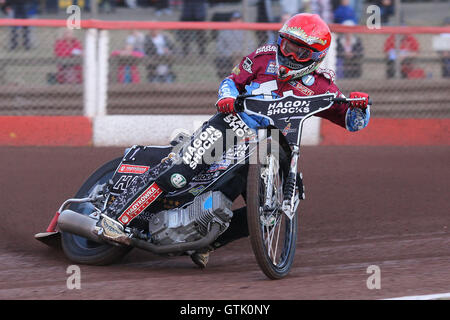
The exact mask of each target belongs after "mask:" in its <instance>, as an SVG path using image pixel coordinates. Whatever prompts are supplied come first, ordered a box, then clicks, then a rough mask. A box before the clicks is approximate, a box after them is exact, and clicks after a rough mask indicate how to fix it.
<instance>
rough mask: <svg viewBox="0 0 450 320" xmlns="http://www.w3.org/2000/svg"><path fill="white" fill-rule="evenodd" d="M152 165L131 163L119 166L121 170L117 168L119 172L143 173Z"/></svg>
mask: <svg viewBox="0 0 450 320" xmlns="http://www.w3.org/2000/svg"><path fill="white" fill-rule="evenodd" d="M149 168H150V167H147V166H136V165H131V164H122V165H121V166H120V167H119V170H117V172H119V173H133V174H143V173H145V172H147V170H148V169H149Z"/></svg>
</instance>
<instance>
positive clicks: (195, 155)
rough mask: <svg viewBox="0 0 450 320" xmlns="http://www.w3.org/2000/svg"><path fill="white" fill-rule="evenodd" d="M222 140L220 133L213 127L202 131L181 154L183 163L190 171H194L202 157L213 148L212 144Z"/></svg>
mask: <svg viewBox="0 0 450 320" xmlns="http://www.w3.org/2000/svg"><path fill="white" fill-rule="evenodd" d="M220 138H222V132H221V131H220V130H217V129H216V128H214V127H213V126H209V127H207V128H206V129H205V130H203V131H202V132H201V133H200V134H199V135H198V136H197V137H196V138H195V139H194V141H193V142H192V143H191V145H189V146H188V147H187V148H186V149H185V150H184V154H183V162H184V163H185V164H188V165H189V167H190V168H191V169H195V168H196V167H197V165H198V164H199V163H200V162H201V160H202V157H203V155H204V154H205V153H206V151H208V150H209V149H211V148H212V147H213V146H214V143H215V142H216V141H217V140H219V139H220Z"/></svg>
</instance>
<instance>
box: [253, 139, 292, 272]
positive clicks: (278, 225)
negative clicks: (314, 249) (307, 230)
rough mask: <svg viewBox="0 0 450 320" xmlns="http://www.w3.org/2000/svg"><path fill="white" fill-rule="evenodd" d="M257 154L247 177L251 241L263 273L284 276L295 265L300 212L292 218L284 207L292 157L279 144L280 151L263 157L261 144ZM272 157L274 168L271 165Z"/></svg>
mask: <svg viewBox="0 0 450 320" xmlns="http://www.w3.org/2000/svg"><path fill="white" fill-rule="evenodd" d="M272 151H273V150H272ZM257 157H258V161H257V164H251V165H250V166H249V172H248V180H247V221H248V229H249V233H250V241H251V245H252V249H253V252H254V254H255V257H256V261H257V263H258V265H259V267H260V268H261V270H262V271H263V272H264V274H265V275H266V276H267V277H268V278H270V279H274V280H275V279H281V278H283V277H285V276H286V275H287V274H288V273H289V271H290V269H291V267H292V264H293V262H294V256H295V246H296V242H297V214H295V215H294V218H293V219H292V220H290V219H289V218H288V217H287V216H286V214H285V213H283V212H282V210H281V206H282V202H283V185H284V182H285V181H286V178H287V174H288V168H289V160H288V155H287V154H286V152H285V151H284V150H283V148H281V147H278V152H269V153H268V154H266V155H264V156H263V157H260V152H259V147H258V150H257ZM270 161H272V163H273V166H272V170H270V169H269V162H270ZM269 177H271V178H270V179H269ZM268 182H272V183H271V185H272V192H271V195H270V198H271V200H270V206H266V198H268V193H270V192H267V187H268Z"/></svg>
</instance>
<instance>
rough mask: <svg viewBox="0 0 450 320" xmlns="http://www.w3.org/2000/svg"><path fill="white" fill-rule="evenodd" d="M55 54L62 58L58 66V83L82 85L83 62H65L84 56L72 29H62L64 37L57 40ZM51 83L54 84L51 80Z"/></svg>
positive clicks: (54, 48)
mask: <svg viewBox="0 0 450 320" xmlns="http://www.w3.org/2000/svg"><path fill="white" fill-rule="evenodd" d="M53 53H54V54H55V56H56V57H58V58H60V59H58V64H57V68H58V71H57V73H56V82H57V83H60V84H67V83H71V84H74V83H81V82H82V72H81V71H82V69H81V61H76V62H73V61H67V62H64V61H63V60H64V59H69V58H73V57H79V56H81V54H82V46H81V42H80V41H79V40H78V39H77V38H76V37H75V36H74V34H73V30H72V29H67V28H64V29H62V36H61V37H59V38H58V39H56V41H55V44H54V47H53ZM49 81H50V82H53V81H51V79H49Z"/></svg>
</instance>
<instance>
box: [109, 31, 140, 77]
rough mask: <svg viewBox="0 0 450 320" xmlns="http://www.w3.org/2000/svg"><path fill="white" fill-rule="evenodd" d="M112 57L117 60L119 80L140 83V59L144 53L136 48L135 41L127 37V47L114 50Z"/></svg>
mask: <svg viewBox="0 0 450 320" xmlns="http://www.w3.org/2000/svg"><path fill="white" fill-rule="evenodd" d="M111 57H115V59H116V61H117V66H118V68H117V82H120V83H139V82H140V81H141V78H140V75H139V69H138V61H137V60H138V59H140V58H142V57H144V53H142V52H141V51H138V50H135V49H134V45H133V43H131V42H129V39H128V38H127V41H126V44H125V48H123V49H122V50H114V51H113V52H112V53H111Z"/></svg>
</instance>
